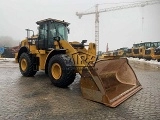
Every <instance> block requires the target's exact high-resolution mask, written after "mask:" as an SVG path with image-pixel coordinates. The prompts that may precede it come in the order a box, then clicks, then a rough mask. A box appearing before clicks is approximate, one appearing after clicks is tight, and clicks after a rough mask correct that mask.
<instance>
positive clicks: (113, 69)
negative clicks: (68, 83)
mask: <svg viewBox="0 0 160 120" xmlns="http://www.w3.org/2000/svg"><path fill="white" fill-rule="evenodd" d="M141 88H142V87H141V84H140V83H139V81H138V80H137V77H136V75H135V73H134V71H133V70H132V68H131V67H130V65H129V64H128V61H127V59H116V60H103V61H98V62H97V63H96V64H95V66H94V67H89V68H88V69H84V70H83V72H82V78H81V90H82V93H83V96H84V97H85V98H87V99H90V100H93V101H97V102H101V103H103V104H105V105H107V106H110V107H116V106H117V105H119V104H120V103H122V102H123V101H124V100H126V99H127V98H129V97H130V96H132V95H133V94H135V93H136V92H138V91H139V90H140V89H141Z"/></svg>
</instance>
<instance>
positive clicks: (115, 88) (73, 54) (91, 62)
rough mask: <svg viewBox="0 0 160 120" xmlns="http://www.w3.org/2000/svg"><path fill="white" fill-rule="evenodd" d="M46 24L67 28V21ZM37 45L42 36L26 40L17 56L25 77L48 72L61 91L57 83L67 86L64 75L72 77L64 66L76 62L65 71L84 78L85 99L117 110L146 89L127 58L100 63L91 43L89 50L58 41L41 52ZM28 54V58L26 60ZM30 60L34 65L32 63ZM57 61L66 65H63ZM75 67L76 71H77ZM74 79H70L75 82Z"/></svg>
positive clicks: (82, 45)
mask: <svg viewBox="0 0 160 120" xmlns="http://www.w3.org/2000/svg"><path fill="white" fill-rule="evenodd" d="M44 21H45V22H46V21H49V22H50V21H54V22H61V23H63V24H64V21H56V20H54V19H47V20H44ZM44 21H42V23H43V22H44ZM42 23H40V25H41V24H42ZM37 42H40V40H39V38H38V36H33V37H31V39H28V38H26V39H25V40H23V41H22V42H21V48H20V50H19V52H18V53H17V54H16V55H15V59H16V61H17V62H19V65H20V70H21V73H22V75H24V76H31V75H34V74H35V73H36V71H39V70H45V71H46V73H48V74H49V77H50V79H53V77H54V79H56V80H55V81H53V83H55V82H56V83H55V84H56V86H58V87H61V86H59V83H58V85H57V82H61V81H62V82H63V84H64V83H65V80H66V81H67V78H64V79H63V80H62V79H61V78H62V77H63V74H68V73H66V71H65V70H64V67H63V64H60V63H62V62H64V61H65V60H67V59H69V58H70V59H69V60H68V62H70V61H73V64H68V62H66V65H73V66H65V68H66V67H67V68H70V67H71V70H72V72H76V73H79V74H80V75H81V80H80V87H81V91H82V95H83V97H84V98H86V99H89V100H92V101H97V102H100V103H103V104H105V105H106V106H110V107H116V106H117V105H119V104H120V103H122V102H123V101H125V100H126V99H127V98H129V97H130V96H132V95H133V94H135V93H136V92H137V91H139V90H140V89H141V88H142V86H141V84H140V83H139V81H138V80H137V77H136V75H135V73H134V71H133V69H132V68H131V66H130V65H129V64H128V60H127V59H126V58H121V59H119V58H116V59H115V58H110V59H101V60H97V56H96V45H95V43H89V45H88V46H87V47H88V48H86V47H85V45H84V44H82V43H83V42H82V43H79V42H68V41H67V40H61V39H59V40H54V42H53V46H54V48H49V49H47V50H46V49H37V48H38V47H37ZM26 54H27V55H28V57H26V56H27V55H26ZM29 56H31V58H32V59H33V61H32V59H29V58H30V57H29ZM56 57H59V58H60V59H63V60H64V61H60V62H59V61H58V59H56ZM55 61H57V62H55ZM29 64H30V66H29ZM33 66H34V67H33ZM73 67H74V68H75V71H73ZM27 68H33V69H34V70H30V69H29V73H26V72H25V71H26V70H27ZM71 70H69V71H68V72H70V71H71ZM31 71H32V73H31ZM71 75H72V74H71ZM71 75H70V76H69V77H70V79H73V77H72V76H71ZM68 80H69V79H68ZM71 83H72V82H71ZM71 83H69V84H71ZM60 85H62V84H60ZM63 87H64V86H63Z"/></svg>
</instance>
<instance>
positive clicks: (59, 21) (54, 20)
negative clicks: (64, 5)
mask: <svg viewBox="0 0 160 120" xmlns="http://www.w3.org/2000/svg"><path fill="white" fill-rule="evenodd" d="M48 21H51V22H58V23H62V24H66V25H67V26H68V25H69V24H70V23H68V22H65V21H64V20H63V21H61V20H57V19H52V18H48V19H44V20H40V21H37V22H36V23H37V24H38V25H40V24H41V23H44V22H48Z"/></svg>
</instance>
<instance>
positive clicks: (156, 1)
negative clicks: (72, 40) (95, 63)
mask: <svg viewBox="0 0 160 120" xmlns="http://www.w3.org/2000/svg"><path fill="white" fill-rule="evenodd" d="M154 4H160V0H152V1H144V2H136V3H132V4H127V5H121V6H116V7H111V8H105V9H98V5H99V4H96V5H95V11H91V12H76V15H77V16H78V17H79V18H80V19H81V17H82V16H83V15H90V14H95V43H96V48H97V49H96V52H97V53H98V51H99V13H103V12H110V11H116V10H122V9H128V8H135V7H145V6H147V5H154Z"/></svg>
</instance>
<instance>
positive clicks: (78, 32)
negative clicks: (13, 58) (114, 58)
mask: <svg viewBox="0 0 160 120" xmlns="http://www.w3.org/2000/svg"><path fill="white" fill-rule="evenodd" d="M135 1H145V0H114V1H113V0H78V1H77V0H0V36H10V37H12V38H13V39H14V40H17V41H18V42H17V43H19V41H20V40H22V39H24V38H25V37H26V31H25V29H26V28H29V29H33V30H34V31H35V32H37V25H36V21H38V20H42V19H45V18H54V19H60V20H65V21H67V22H69V23H71V24H70V26H69V27H70V34H69V41H79V42H80V41H81V40H84V39H87V40H88V42H94V40H95V33H94V28H95V15H94V14H93V15H85V16H82V18H81V19H79V18H78V17H77V16H76V14H75V13H76V12H83V11H86V10H88V9H89V11H94V10H95V8H94V6H95V4H102V3H121V2H135ZM125 4H130V3H125ZM115 5H122V4H102V5H99V9H102V8H108V7H113V6H115ZM90 8H91V9H90ZM142 17H143V18H144V19H143V22H142ZM99 19H100V24H99V26H100V34H99V35H100V36H99V47H100V50H101V51H105V50H106V45H107V43H108V44H109V50H114V49H118V48H120V47H131V46H132V44H133V43H137V42H141V41H143V42H146V41H160V4H156V5H150V6H145V7H143V8H142V7H141V8H139V7H136V8H129V9H125V10H118V11H111V12H104V13H100V17H99ZM142 23H143V24H142Z"/></svg>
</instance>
